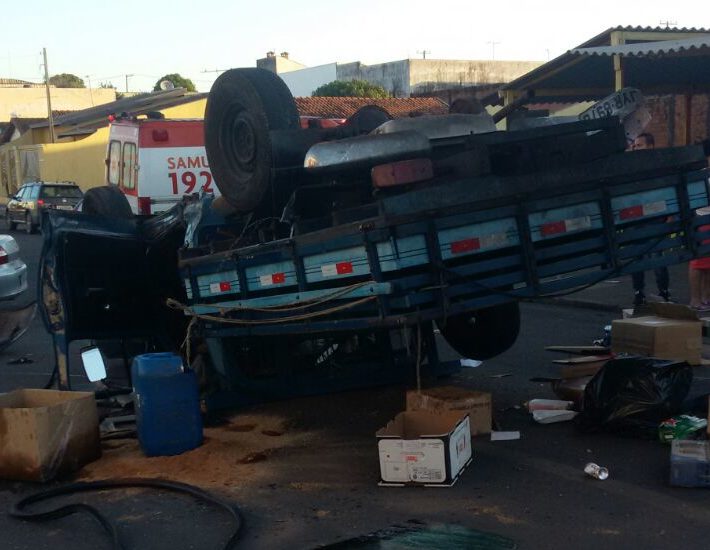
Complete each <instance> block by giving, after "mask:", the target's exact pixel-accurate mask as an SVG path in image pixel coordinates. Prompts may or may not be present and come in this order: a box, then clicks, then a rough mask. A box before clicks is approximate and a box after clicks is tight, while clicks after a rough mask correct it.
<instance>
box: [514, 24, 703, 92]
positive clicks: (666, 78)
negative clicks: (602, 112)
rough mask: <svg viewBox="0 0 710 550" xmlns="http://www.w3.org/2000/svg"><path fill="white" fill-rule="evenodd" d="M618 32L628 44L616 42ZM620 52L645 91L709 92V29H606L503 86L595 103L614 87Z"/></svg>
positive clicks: (628, 79) (631, 80)
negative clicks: (621, 32) (615, 59)
mask: <svg viewBox="0 0 710 550" xmlns="http://www.w3.org/2000/svg"><path fill="white" fill-rule="evenodd" d="M614 31H623V32H624V33H625V34H624V36H623V37H622V38H623V39H624V40H625V41H626V42H627V43H626V44H624V45H620V46H612V45H611V38H612V33H613V32H614ZM658 35H667V36H669V38H671V40H662V38H660V37H659V36H658ZM673 35H676V36H673ZM615 53H618V54H620V55H623V56H624V66H623V70H624V85H625V86H633V87H635V88H639V89H640V90H641V91H642V92H643V93H644V94H645V95H654V94H675V93H703V92H710V30H706V29H696V28H691V29H685V28H684V29H676V28H667V29H666V28H658V27H656V28H654V27H614V28H611V29H607V30H606V31H604V32H603V33H601V34H599V35H597V36H595V37H594V38H592V39H590V40H587V41H586V42H585V43H583V44H582V45H580V46H577V47H576V48H573V49H572V50H569V51H568V52H566V53H564V54H562V55H561V56H559V57H557V58H555V59H553V60H551V61H548V62H547V63H545V64H544V65H542V66H540V67H538V68H537V69H534V70H532V71H530V72H529V73H527V74H525V75H523V76H521V77H519V78H516V79H515V80H513V81H512V82H509V83H508V84H505V85H504V86H501V90H502V91H507V90H514V91H516V92H518V93H525V94H532V95H533V96H534V99H531V102H567V103H574V102H578V101H596V100H598V99H601V98H603V97H605V96H606V95H608V94H610V93H611V92H613V91H614V89H615V80H614V65H613V59H614V58H613V55H614V54H615Z"/></svg>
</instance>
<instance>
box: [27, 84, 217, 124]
mask: <svg viewBox="0 0 710 550" xmlns="http://www.w3.org/2000/svg"><path fill="white" fill-rule="evenodd" d="M205 97H207V94H195V93H188V92H186V91H185V90H184V89H183V88H176V89H174V90H166V91H160V92H152V93H148V94H143V95H138V96H133V97H128V98H125V99H119V100H117V101H112V102H110V103H104V104H102V105H97V106H96V107H90V108H89V109H82V110H81V111H74V112H71V113H68V114H66V115H63V116H60V117H57V118H56V119H55V120H54V125H55V126H62V127H63V128H65V129H67V130H69V129H76V128H85V129H90V128H100V127H102V126H106V125H107V124H108V116H109V115H112V114H118V113H130V114H132V115H141V114H145V113H147V112H149V111H159V110H161V109H165V108H167V107H174V106H176V105H181V104H183V103H189V102H191V101H197V100H199V99H203V98H205ZM48 125H49V123H48V122H47V120H46V119H45V120H44V121H42V122H40V123H37V124H33V125H32V128H43V127H46V126H48Z"/></svg>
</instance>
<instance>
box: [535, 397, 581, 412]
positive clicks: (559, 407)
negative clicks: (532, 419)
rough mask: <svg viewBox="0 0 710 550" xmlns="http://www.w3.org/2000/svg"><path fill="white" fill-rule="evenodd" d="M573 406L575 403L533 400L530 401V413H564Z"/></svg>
mask: <svg viewBox="0 0 710 550" xmlns="http://www.w3.org/2000/svg"><path fill="white" fill-rule="evenodd" d="M573 405H574V402H573V401H561V400H559V399H531V400H530V401H528V411H530V412H533V411H543V410H547V411H549V410H556V411H564V410H567V409H571V408H572V406H573Z"/></svg>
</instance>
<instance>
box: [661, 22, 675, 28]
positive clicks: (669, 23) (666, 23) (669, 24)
mask: <svg viewBox="0 0 710 550" xmlns="http://www.w3.org/2000/svg"><path fill="white" fill-rule="evenodd" d="M658 24H659V25H665V26H666V28H667V29H668V28H670V26H671V25H673V26H674V27H677V26H678V21H659V22H658Z"/></svg>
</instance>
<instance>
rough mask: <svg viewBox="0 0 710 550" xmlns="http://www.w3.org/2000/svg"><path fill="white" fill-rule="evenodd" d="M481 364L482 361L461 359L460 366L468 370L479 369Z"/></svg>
mask: <svg viewBox="0 0 710 550" xmlns="http://www.w3.org/2000/svg"><path fill="white" fill-rule="evenodd" d="M482 364H483V361H476V360H475V359H461V366H462V367H467V368H469V369H475V368H476V367H480V366H481V365H482Z"/></svg>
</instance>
